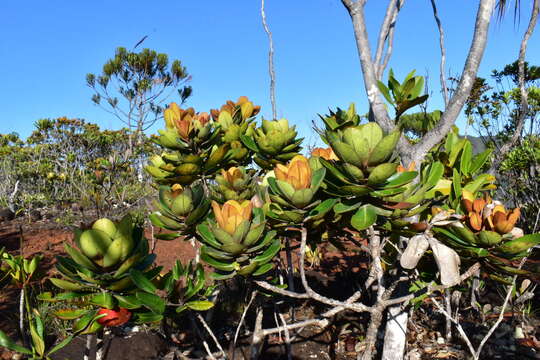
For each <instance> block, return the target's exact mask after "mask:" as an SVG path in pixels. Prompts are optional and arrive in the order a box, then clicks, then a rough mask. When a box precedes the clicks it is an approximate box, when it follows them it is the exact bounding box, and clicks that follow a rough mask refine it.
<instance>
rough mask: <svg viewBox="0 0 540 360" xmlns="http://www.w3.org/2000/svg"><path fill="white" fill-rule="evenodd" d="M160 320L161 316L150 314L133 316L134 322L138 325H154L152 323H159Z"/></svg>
mask: <svg viewBox="0 0 540 360" xmlns="http://www.w3.org/2000/svg"><path fill="white" fill-rule="evenodd" d="M162 319H163V315H162V314H155V313H152V312H148V313H138V314H136V315H135V322H136V323H138V324H144V323H154V322H158V321H161V320H162Z"/></svg>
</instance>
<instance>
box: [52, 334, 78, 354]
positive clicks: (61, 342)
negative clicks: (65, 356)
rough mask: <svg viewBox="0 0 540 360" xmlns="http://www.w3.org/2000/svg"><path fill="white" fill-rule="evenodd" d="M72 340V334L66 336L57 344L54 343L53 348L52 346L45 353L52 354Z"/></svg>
mask: <svg viewBox="0 0 540 360" xmlns="http://www.w3.org/2000/svg"><path fill="white" fill-rule="evenodd" d="M72 340H73V335H70V336H68V337H67V338H65V339H64V340H62V341H60V342H59V343H58V344H56V345H55V346H53V348H52V349H51V350H49V352H48V353H47V355H52V354H54V353H55V352H57V351H58V350H60V349H62V348H64V347H65V346H66V345H68V344H69V343H70V342H71V341H72Z"/></svg>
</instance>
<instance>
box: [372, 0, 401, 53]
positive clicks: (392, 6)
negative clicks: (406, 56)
mask: <svg viewBox="0 0 540 360" xmlns="http://www.w3.org/2000/svg"><path fill="white" fill-rule="evenodd" d="M396 4H397V0H390V2H389V3H388V7H387V8H386V14H385V15H384V19H383V23H382V25H381V29H380V30H379V39H378V40H377V51H376V52H375V59H374V62H375V64H379V63H380V62H381V59H382V56H383V50H384V44H385V43H386V39H387V38H388V35H389V32H390V23H391V22H392V18H393V16H394V13H396V12H397V6H396Z"/></svg>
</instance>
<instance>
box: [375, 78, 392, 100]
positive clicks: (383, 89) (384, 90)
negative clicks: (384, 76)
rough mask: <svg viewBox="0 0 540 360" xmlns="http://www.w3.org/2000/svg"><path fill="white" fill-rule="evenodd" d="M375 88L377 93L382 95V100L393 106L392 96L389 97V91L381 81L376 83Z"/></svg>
mask: <svg viewBox="0 0 540 360" xmlns="http://www.w3.org/2000/svg"><path fill="white" fill-rule="evenodd" d="M377 87H378V88H379V91H380V92H381V94H383V96H384V98H385V99H386V101H388V103H390V104H392V105H393V104H394V100H393V99H392V96H390V90H389V89H388V88H387V87H386V85H384V83H382V82H381V81H377Z"/></svg>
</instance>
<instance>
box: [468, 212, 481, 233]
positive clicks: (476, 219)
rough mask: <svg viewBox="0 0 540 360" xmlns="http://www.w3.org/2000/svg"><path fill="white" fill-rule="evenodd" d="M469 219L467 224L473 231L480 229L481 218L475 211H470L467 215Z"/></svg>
mask: <svg viewBox="0 0 540 360" xmlns="http://www.w3.org/2000/svg"><path fill="white" fill-rule="evenodd" d="M467 218H468V220H469V226H470V227H471V229H473V230H475V231H480V230H482V218H481V217H480V215H479V214H477V213H475V212H470V213H469V215H468V216H467Z"/></svg>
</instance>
